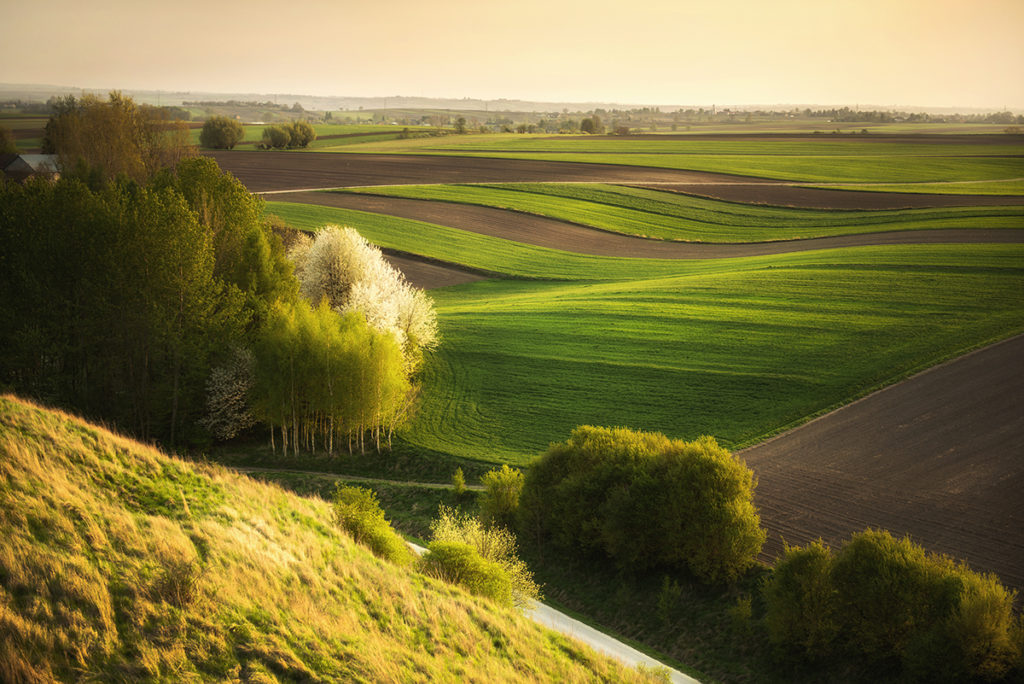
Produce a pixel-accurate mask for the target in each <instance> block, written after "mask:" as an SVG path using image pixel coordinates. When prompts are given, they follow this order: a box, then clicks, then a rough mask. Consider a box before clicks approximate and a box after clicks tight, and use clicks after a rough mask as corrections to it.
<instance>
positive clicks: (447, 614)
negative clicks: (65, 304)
mask: <svg viewBox="0 0 1024 684" xmlns="http://www.w3.org/2000/svg"><path fill="white" fill-rule="evenodd" d="M0 523H2V527H3V530H4V535H3V538H2V540H0V680H2V681H5V682H37V681H54V680H56V681H71V680H75V681H79V680H102V681H133V682H135V681H171V680H173V681H210V680H213V681H259V682H273V681H313V682H316V681H364V682H376V681H402V682H414V681H422V682H428V681H430V682H433V681H536V680H557V681H609V680H624V681H631V680H639V679H641V675H640V674H639V673H637V672H634V671H631V670H625V669H623V668H620V667H619V666H618V665H617V664H615V663H613V662H612V661H610V660H608V659H606V658H603V657H599V656H596V655H595V654H594V653H592V652H591V651H589V650H587V649H585V648H583V647H580V646H578V645H576V644H574V643H571V642H569V641H568V640H566V639H564V638H563V637H561V636H558V635H555V634H553V633H550V632H546V631H543V630H541V629H540V628H539V627H537V626H536V625H534V624H533V623H531V622H529V621H528V620H526V619H525V618H522V617H519V616H518V615H516V614H515V613H513V612H511V611H508V610H505V609H501V608H498V607H496V606H494V605H492V604H490V603H488V602H484V601H481V600H478V599H475V598H472V597H470V596H469V595H468V594H465V593H464V592H462V591H461V590H458V589H455V588H452V587H450V586H448V585H443V584H440V583H438V582H436V581H434V580H431V579H428V578H426V577H423V576H421V575H419V574H416V573H410V572H407V571H402V570H398V569H396V568H395V567H393V566H390V565H388V564H386V563H383V562H381V561H379V560H377V559H376V558H374V557H373V556H372V555H370V553H369V552H368V551H366V550H365V549H363V548H362V547H360V546H357V545H356V544H354V543H353V542H352V541H351V540H350V539H349V538H348V537H347V536H346V535H345V534H343V533H341V532H340V531H338V530H337V529H336V528H335V527H334V526H333V525H332V523H331V514H330V510H329V507H328V506H327V504H326V503H324V502H323V501H321V500H318V499H304V498H300V497H297V496H295V495H293V494H289V493H286V492H284V491H283V490H281V489H279V488H277V487H275V486H270V485H265V484H258V483H256V482H254V481H252V480H249V479H247V478H244V477H241V476H238V475H234V474H231V473H229V472H228V471H225V470H223V469H220V468H213V467H202V466H199V467H197V466H193V465H190V464H187V463H185V462H182V461H179V460H177V459H174V458H171V457H168V456H166V455H164V454H162V453H160V452H159V451H157V450H155V449H152V448H149V447H146V446H142V445H140V444H138V443H135V442H132V441H130V440H127V439H124V438H122V437H119V436H117V435H114V434H111V433H109V432H107V431H105V430H103V429H101V428H98V427H95V426H92V425H89V424H87V423H85V422H83V421H81V420H78V419H75V418H72V417H69V416H67V415H65V414H61V413H58V412H52V411H48V410H45V409H42V408H40V407H38V406H35V405H32V404H30V403H27V402H24V401H22V400H19V399H16V398H14V397H12V396H3V397H0Z"/></svg>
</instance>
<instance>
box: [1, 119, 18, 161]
mask: <svg viewBox="0 0 1024 684" xmlns="http://www.w3.org/2000/svg"><path fill="white" fill-rule="evenodd" d="M17 153H18V145H17V144H16V143H15V141H14V133H12V132H11V129H9V128H7V126H0V154H17Z"/></svg>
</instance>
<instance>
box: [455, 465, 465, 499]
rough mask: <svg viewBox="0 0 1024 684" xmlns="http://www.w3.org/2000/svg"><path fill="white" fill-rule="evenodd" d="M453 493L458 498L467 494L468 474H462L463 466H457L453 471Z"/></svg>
mask: <svg viewBox="0 0 1024 684" xmlns="http://www.w3.org/2000/svg"><path fill="white" fill-rule="evenodd" d="M452 493H453V494H455V498H456V499H461V498H462V497H463V496H465V494H466V476H465V475H463V474H462V468H456V469H455V472H454V473H452Z"/></svg>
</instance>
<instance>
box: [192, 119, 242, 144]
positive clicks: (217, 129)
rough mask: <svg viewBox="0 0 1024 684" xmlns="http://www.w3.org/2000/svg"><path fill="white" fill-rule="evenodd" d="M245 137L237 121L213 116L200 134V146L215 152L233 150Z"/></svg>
mask: <svg viewBox="0 0 1024 684" xmlns="http://www.w3.org/2000/svg"><path fill="white" fill-rule="evenodd" d="M244 136H245V131H244V130H243V129H242V124H240V123H239V122H238V121H236V120H235V119H229V118H228V117H226V116H212V117H210V118H209V119H208V120H207V121H206V123H204V124H203V130H202V131H201V132H200V133H199V144H200V145H202V146H203V147H209V148H212V149H215V150H233V149H234V148H235V145H237V144H238V143H239V142H241V140H242V138H243V137H244Z"/></svg>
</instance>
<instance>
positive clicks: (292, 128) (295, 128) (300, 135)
mask: <svg viewBox="0 0 1024 684" xmlns="http://www.w3.org/2000/svg"><path fill="white" fill-rule="evenodd" d="M284 128H285V130H286V131H288V147H289V148H296V147H309V143H311V142H313V141H314V140H316V131H315V130H313V127H312V126H310V125H309V124H308V123H306V122H305V121H296V122H295V123H291V124H288V125H287V126H285V127H284Z"/></svg>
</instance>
